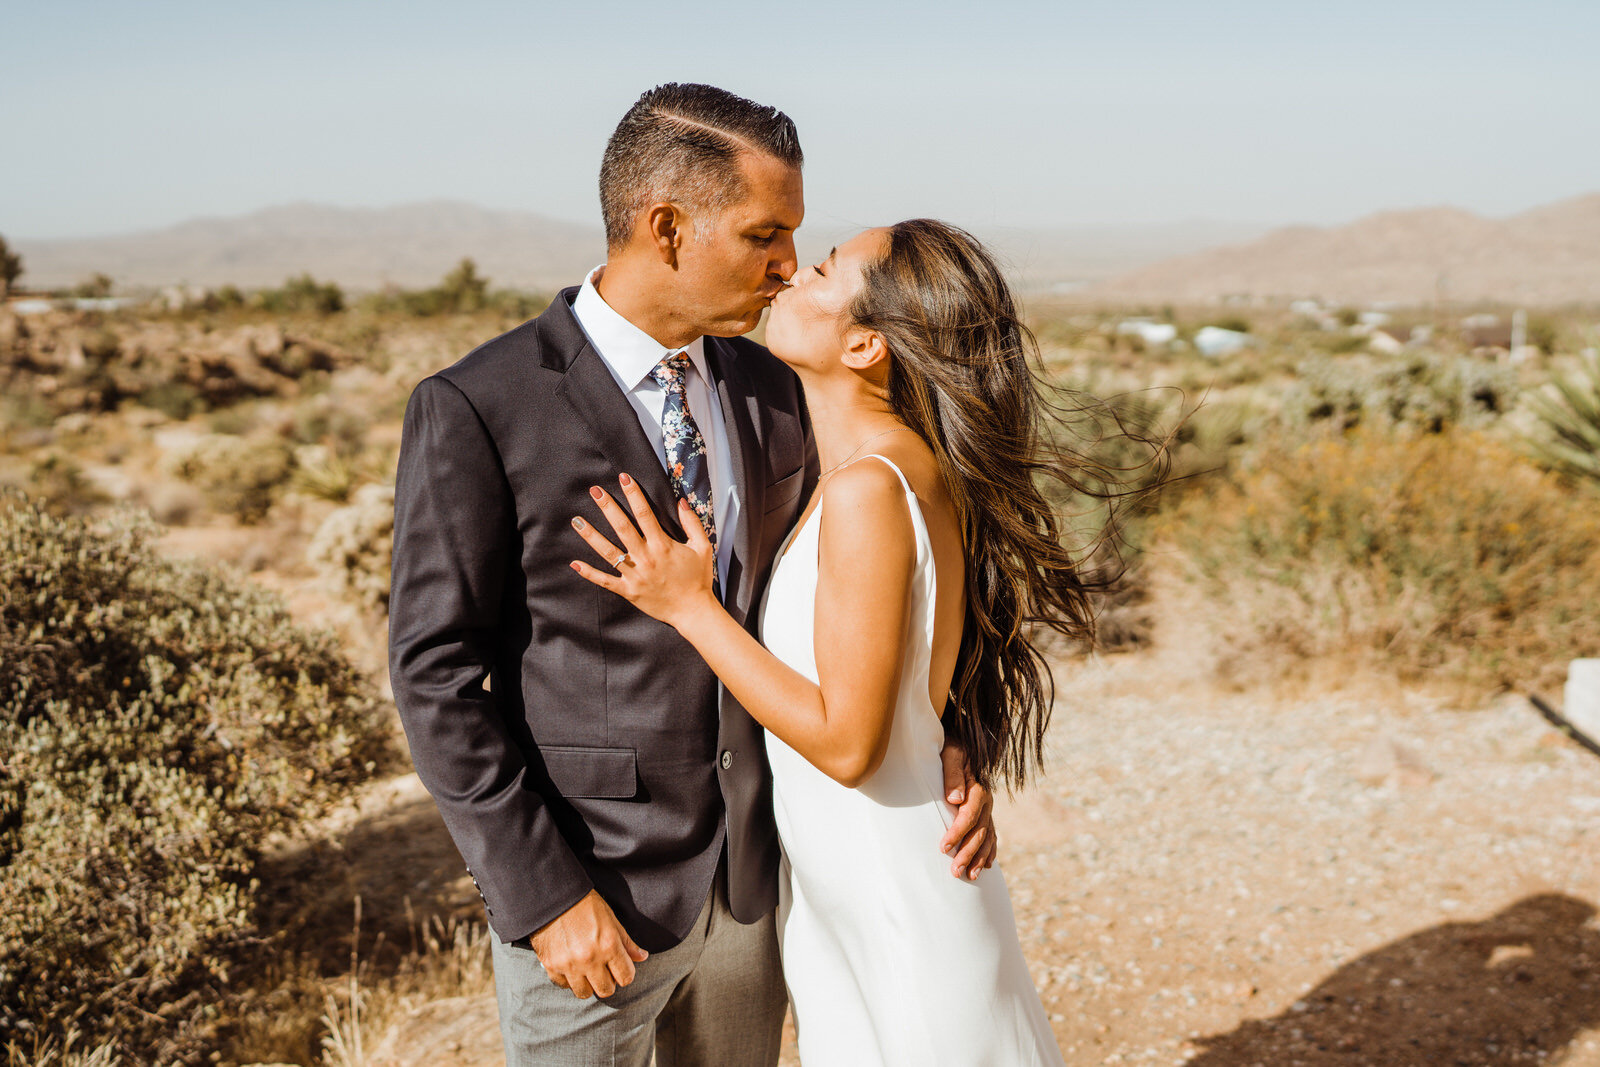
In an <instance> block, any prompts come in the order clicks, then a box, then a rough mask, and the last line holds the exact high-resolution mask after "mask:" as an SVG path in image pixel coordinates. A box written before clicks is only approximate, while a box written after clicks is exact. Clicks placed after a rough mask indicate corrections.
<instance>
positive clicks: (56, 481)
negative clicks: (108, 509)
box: [28, 449, 107, 515]
mask: <svg viewBox="0 0 1600 1067" xmlns="http://www.w3.org/2000/svg"><path fill="white" fill-rule="evenodd" d="M28 490H29V492H31V493H33V495H34V496H35V497H36V498H38V500H39V502H40V503H41V504H42V505H43V506H44V507H46V508H48V509H49V510H50V511H51V512H52V513H54V514H57V515H71V514H79V513H81V512H85V511H88V510H90V509H91V508H94V507H95V506H97V505H99V504H104V503H105V502H106V499H107V498H106V495H105V493H104V492H102V491H101V490H100V487H99V486H97V485H95V484H94V483H93V482H91V481H90V480H89V479H88V478H87V477H85V476H84V473H83V468H82V467H81V466H79V465H78V461H77V460H75V459H73V458H72V457H71V456H69V455H67V454H66V453H64V452H57V451H55V450H53V449H52V450H50V451H47V452H45V453H43V454H42V455H40V456H39V457H38V458H36V459H35V460H34V461H33V463H32V464H31V465H30V466H29V469H28Z"/></svg>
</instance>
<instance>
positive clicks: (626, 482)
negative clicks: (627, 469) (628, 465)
mask: <svg viewBox="0 0 1600 1067" xmlns="http://www.w3.org/2000/svg"><path fill="white" fill-rule="evenodd" d="M621 481H622V484H623V485H632V484H633V479H632V478H630V477H628V476H627V475H626V474H624V475H623V476H622V478H621Z"/></svg>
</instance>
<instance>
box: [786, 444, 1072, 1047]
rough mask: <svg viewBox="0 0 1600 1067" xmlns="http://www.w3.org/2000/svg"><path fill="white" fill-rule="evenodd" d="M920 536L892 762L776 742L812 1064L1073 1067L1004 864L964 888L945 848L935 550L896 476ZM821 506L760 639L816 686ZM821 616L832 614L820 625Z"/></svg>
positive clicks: (789, 969)
mask: <svg viewBox="0 0 1600 1067" xmlns="http://www.w3.org/2000/svg"><path fill="white" fill-rule="evenodd" d="M868 459H879V460H882V461H883V462H884V463H887V464H888V465H889V466H890V468H892V469H893V470H894V472H895V474H896V475H897V476H898V477H899V479H900V483H901V485H902V486H904V488H905V493H906V503H907V506H908V507H909V508H910V510H911V525H912V527H913V529H914V530H915V533H916V542H917V557H916V573H915V575H914V576H913V579H912V585H911V605H910V614H909V619H910V625H909V626H908V627H907V633H906V650H905V659H904V663H903V666H902V668H901V673H900V687H899V693H898V697H897V699H896V702H895V709H894V721H893V724H892V726H891V730H890V736H889V749H888V752H887V754H886V755H885V756H884V760H883V765H882V766H881V767H879V768H878V770H877V772H876V773H874V774H873V775H872V777H871V778H870V779H868V780H867V781H866V782H865V783H863V784H862V785H861V787H860V788H857V789H849V788H847V787H845V786H842V785H840V784H839V783H838V782H835V781H834V780H833V779H831V778H829V777H828V776H827V775H825V774H823V773H822V772H821V771H819V770H817V769H816V768H815V767H813V766H812V765H811V764H810V763H808V762H806V760H805V759H804V758H803V757H802V756H800V755H799V754H798V753H797V752H795V751H794V750H793V749H792V748H790V747H789V746H788V745H786V744H784V743H783V742H782V741H780V740H779V739H778V738H776V737H774V736H772V734H771V733H770V732H769V733H768V734H767V755H768V757H769V759H770V760H771V763H772V793H773V808H774V811H775V814H776V816H777V824H778V837H779V840H780V842H781V844H782V860H781V863H780V870H779V881H778V940H779V945H780V948H781V952H782V957H783V975H784V980H785V982H786V983H787V984H788V986H789V995H790V999H791V1001H792V1002H793V1005H794V1012H795V1021H796V1024H797V1027H798V1032H799V1040H800V1058H801V1060H802V1061H803V1062H804V1064H805V1065H806V1067H857V1065H861V1067H933V1065H938V1067H1043V1065H1047V1064H1049V1065H1060V1064H1062V1059H1061V1052H1060V1049H1059V1047H1058V1046H1057V1044H1056V1041H1055V1036H1054V1035H1053V1034H1052V1033H1051V1031H1050V1024H1049V1022H1048V1020H1047V1019H1046V1018H1045V1013H1044V1007H1043V1005H1041V1004H1040V1002H1039V996H1038V993H1037V992H1036V991H1035V990H1034V987H1033V981H1032V978H1031V977H1030V975H1029V973H1028V966H1027V963H1026V961H1025V960H1024V959H1023V956H1022V948H1021V946H1020V944H1019V943H1018V940H1017V928H1016V920H1015V918H1014V917H1013V915H1012V911H1011V898H1010V896H1009V894H1008V893H1007V892H1006V886H1005V881H1004V879H1003V878H1002V877H1001V873H1000V870H999V868H998V867H996V868H993V869H990V870H987V871H985V872H983V874H981V875H980V876H979V878H978V880H977V882H969V881H966V880H963V879H957V878H955V877H954V876H952V875H951V873H950V860H949V857H947V856H945V855H944V854H943V853H941V852H940V851H939V839H940V837H942V836H943V834H944V831H945V830H946V829H947V828H948V827H949V825H950V821H951V819H952V817H953V815H954V809H953V808H951V807H950V806H949V804H947V803H946V801H945V799H944V795H943V793H944V780H943V772H942V768H941V764H940V760H939V750H940V748H941V747H942V746H943V744H944V728H943V727H942V726H941V724H940V721H939V716H938V713H937V712H936V711H935V710H934V708H933V706H932V704H931V703H930V702H929V700H928V665H929V660H930V659H931V657H932V652H933V623H934V605H935V597H934V590H935V572H934V562H933V549H932V543H931V541H930V540H929V537H928V528H927V524H926V522H925V521H924V519H923V516H922V509H921V506H920V505H919V504H918V502H917V497H916V494H915V493H914V492H913V491H912V489H911V485H910V483H909V482H907V481H906V477H905V475H904V474H903V473H902V472H901V470H900V468H899V467H897V466H895V464H894V463H893V462H892V461H891V460H889V459H888V458H887V457H884V456H880V455H877V454H875V453H874V454H873V455H870V456H863V457H862V458H861V459H860V460H857V462H866V461H867V460H868ZM822 507H823V501H818V504H817V507H816V508H815V509H813V511H812V514H811V515H810V516H809V517H808V518H807V519H806V520H805V522H804V523H803V524H802V525H801V526H800V527H797V528H796V529H795V530H794V531H792V532H791V533H790V535H789V537H788V539H787V540H785V542H784V546H783V548H782V549H780V552H779V557H778V561H777V563H776V564H775V565H774V567H773V572H772V577H771V580H770V582H769V585H768V588H767V592H766V597H765V600H764V606H763V612H762V617H761V640H762V642H763V643H764V644H765V645H766V647H767V648H768V649H769V650H770V651H771V652H772V653H773V654H774V655H776V656H777V657H778V658H779V659H781V660H783V661H784V662H785V663H787V664H788V665H789V666H791V667H793V668H794V669H795V670H797V671H799V672H800V673H801V674H803V675H805V676H806V677H807V678H810V679H811V680H812V681H816V680H817V664H816V656H815V650H814V647H813V640H812V639H813V634H814V627H815V623H816V590H817V569H818V566H817V564H818V561H817V553H818V531H819V529H820V527H821V514H822ZM824 622H826V620H824Z"/></svg>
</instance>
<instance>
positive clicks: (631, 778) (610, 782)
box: [539, 745, 639, 800]
mask: <svg viewBox="0 0 1600 1067" xmlns="http://www.w3.org/2000/svg"><path fill="white" fill-rule="evenodd" d="M539 755H540V756H541V757H543V759H544V769H545V774H547V775H548V776H549V778H550V784H551V785H553V786H555V787H556V792H558V793H560V794H561V795H562V796H564V797H611V798H615V799H621V800H626V799H627V798H629V797H634V796H637V795H638V794H639V765H638V757H637V756H636V754H635V753H634V750H633V749H631V748H577V747H567V746H551V745H540V746H539Z"/></svg>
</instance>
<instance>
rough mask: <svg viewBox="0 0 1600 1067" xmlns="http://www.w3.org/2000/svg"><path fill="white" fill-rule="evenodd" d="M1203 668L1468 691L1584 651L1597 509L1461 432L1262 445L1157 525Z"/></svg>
mask: <svg viewBox="0 0 1600 1067" xmlns="http://www.w3.org/2000/svg"><path fill="white" fill-rule="evenodd" d="M1160 528H1161V537H1162V544H1163V546H1164V551H1165V552H1169V553H1172V554H1174V555H1175V562H1176V563H1177V564H1178V567H1177V568H1176V570H1177V579H1178V583H1179V585H1180V587H1181V588H1183V589H1184V590H1185V591H1187V593H1188V594H1189V595H1190V596H1189V602H1190V603H1191V604H1192V605H1195V610H1202V606H1203V611H1204V612H1205V615H1206V618H1207V629H1208V631H1209V644H1210V647H1211V650H1212V653H1213V655H1214V658H1215V665H1216V667H1217V668H1218V670H1219V672H1220V673H1221V674H1222V675H1223V676H1224V677H1227V678H1231V679H1234V680H1236V681H1240V682H1255V681H1261V680H1265V679H1269V678H1280V677H1282V676H1283V675H1284V674H1285V673H1286V672H1287V673H1290V674H1292V673H1294V672H1296V671H1299V670H1301V669H1303V668H1304V667H1305V666H1306V665H1308V664H1311V663H1320V664H1321V665H1323V666H1324V667H1328V666H1333V667H1335V668H1336V669H1335V670H1334V671H1333V672H1332V673H1333V674H1334V675H1335V676H1337V675H1338V674H1339V673H1345V672H1348V671H1352V670H1353V669H1360V670H1378V671H1381V672H1384V673H1387V674H1390V675H1392V676H1398V677H1400V678H1402V679H1404V680H1407V681H1415V682H1427V683H1437V684H1442V685H1444V686H1446V687H1455V688H1458V689H1462V688H1464V689H1467V690H1480V691H1481V689H1483V688H1485V687H1489V688H1496V687H1512V686H1518V685H1528V684H1547V683H1549V682H1552V681H1554V680H1555V679H1556V678H1558V677H1559V674H1560V672H1561V671H1563V670H1564V669H1565V662H1566V661H1567V660H1568V659H1571V658H1574V657H1577V656H1582V655H1595V654H1596V653H1597V652H1600V629H1597V628H1596V627H1595V625H1594V615H1593V611H1594V608H1593V605H1594V592H1593V591H1594V590H1595V589H1596V588H1597V587H1600V502H1597V500H1596V499H1595V497H1594V496H1593V495H1592V494H1587V493H1584V492H1581V491H1574V490H1573V489H1572V488H1571V487H1570V486H1568V485H1565V484H1564V483H1562V482H1560V481H1559V480H1557V479H1556V478H1554V477H1552V476H1550V475H1548V474H1546V473H1544V472H1541V471H1539V470H1538V469H1536V468H1535V467H1533V466H1532V465H1531V464H1529V463H1528V462H1527V461H1526V460H1525V459H1523V458H1522V457H1521V456H1519V455H1518V454H1517V453H1516V452H1513V451H1512V450H1511V449H1509V448H1507V447H1505V446H1503V445H1500V444H1497V443H1496V442H1494V441H1492V440H1491V439H1489V438H1487V437H1485V436H1482V435H1479V434H1471V433H1464V432H1463V433H1455V434H1445V435H1434V436H1423V437H1410V436H1404V435H1388V434H1376V433H1360V434H1355V435H1352V436H1351V437H1349V438H1338V439H1333V440H1327V441H1321V442H1317V443H1304V444H1298V445H1295V444H1292V443H1287V444H1284V445H1282V446H1281V447H1278V448H1273V447H1270V446H1268V447H1263V448H1262V449H1261V450H1260V451H1259V452H1258V453H1257V454H1256V458H1255V461H1254V462H1252V463H1249V464H1243V465H1241V467H1240V469H1239V470H1238V471H1237V472H1236V473H1234V474H1232V475H1231V476H1229V477H1228V478H1227V479H1218V480H1217V481H1216V482H1214V483H1213V484H1212V485H1211V486H1210V487H1209V491H1205V490H1199V491H1193V492H1191V493H1189V494H1188V495H1187V497H1186V498H1185V499H1184V501H1183V502H1182V503H1181V504H1180V505H1179V506H1178V507H1177V508H1175V509H1174V510H1173V511H1172V512H1171V513H1170V514H1168V515H1166V516H1164V517H1163V519H1162V520H1161V522H1160Z"/></svg>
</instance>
